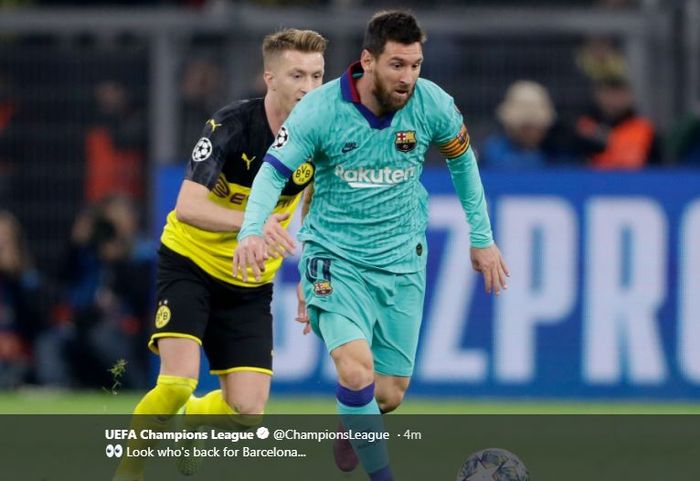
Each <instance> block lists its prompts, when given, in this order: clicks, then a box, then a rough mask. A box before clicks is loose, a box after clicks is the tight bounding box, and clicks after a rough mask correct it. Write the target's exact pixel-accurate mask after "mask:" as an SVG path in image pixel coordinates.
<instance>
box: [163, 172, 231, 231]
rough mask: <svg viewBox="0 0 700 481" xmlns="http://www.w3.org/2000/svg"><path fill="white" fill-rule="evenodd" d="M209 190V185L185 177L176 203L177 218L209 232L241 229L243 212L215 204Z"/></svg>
mask: <svg viewBox="0 0 700 481" xmlns="http://www.w3.org/2000/svg"><path fill="white" fill-rule="evenodd" d="M209 191H210V190H209V188H208V187H207V186H205V185H202V184H199V183H197V182H194V181H192V180H189V179H185V180H184V181H183V182H182V186H181V187H180V193H179V194H178V196H177V204H176V205H175V214H176V215H177V219H178V220H179V221H181V222H184V223H185V224H189V225H192V226H195V227H198V228H200V229H203V230H206V231H209V232H232V231H238V230H240V228H241V225H242V224H243V212H240V211H236V210H231V209H227V208H226V207H222V206H220V205H218V204H215V203H214V202H212V201H211V200H209Z"/></svg>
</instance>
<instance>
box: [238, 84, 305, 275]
mask: <svg viewBox="0 0 700 481" xmlns="http://www.w3.org/2000/svg"><path fill="white" fill-rule="evenodd" d="M309 96H310V94H309V95H307V96H305V97H304V99H302V101H301V102H300V103H299V104H298V105H297V106H296V107H295V108H294V110H293V111H292V114H291V115H290V116H289V118H288V119H287V121H286V122H285V124H284V125H283V126H282V128H281V129H280V132H279V133H278V134H277V138H276V139H275V143H274V144H273V145H272V146H271V147H270V149H269V150H268V151H267V154H266V155H265V158H264V161H263V165H262V166H261V167H260V170H259V171H258V174H257V175H256V176H255V180H254V181H253V186H252V188H251V192H250V196H249V198H248V204H247V206H246V210H245V215H244V219H243V226H242V227H241V230H240V232H239V234H238V247H237V248H236V252H235V253H234V256H233V275H234V276H235V277H240V278H242V279H243V281H247V279H248V268H249V267H250V268H251V269H252V271H253V275H254V277H255V280H256V281H259V280H260V274H261V272H263V271H264V269H265V259H266V258H267V253H266V251H265V241H264V239H263V237H262V235H263V226H264V223H265V219H267V217H268V216H269V215H270V213H271V212H272V209H273V208H274V206H275V204H276V203H277V201H278V199H279V196H280V193H281V192H282V189H283V188H284V185H285V184H286V183H287V180H288V179H289V177H290V176H291V175H292V174H293V173H294V171H295V170H296V169H298V168H299V166H300V165H301V164H302V163H303V162H304V161H305V160H306V159H308V158H310V157H313V154H314V151H315V145H316V143H315V142H316V136H317V135H318V132H319V128H318V126H317V125H316V123H317V122H318V121H317V119H318V116H316V115H310V114H309V113H308V112H307V111H306V109H305V108H304V105H305V103H306V104H307V105H308V100H310V99H309Z"/></svg>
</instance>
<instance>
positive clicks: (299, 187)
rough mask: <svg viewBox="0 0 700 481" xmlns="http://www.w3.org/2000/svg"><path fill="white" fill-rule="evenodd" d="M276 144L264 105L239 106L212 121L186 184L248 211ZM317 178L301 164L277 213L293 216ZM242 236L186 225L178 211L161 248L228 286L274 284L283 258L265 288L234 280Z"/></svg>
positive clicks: (274, 262) (272, 262)
mask: <svg viewBox="0 0 700 481" xmlns="http://www.w3.org/2000/svg"><path fill="white" fill-rule="evenodd" d="M273 141H274V135H273V134H272V132H271V131H270V126H269V123H268V121H267V115H265V105H264V102H263V99H253V100H243V101H238V102H234V103H232V104H230V105H228V106H226V107H224V108H223V109H221V110H219V111H218V112H217V113H216V114H214V116H213V118H211V119H210V120H208V121H207V123H206V125H205V126H204V130H203V132H202V137H201V138H200V139H199V140H198V141H197V143H196V145H195V147H194V150H193V151H192V157H191V158H190V160H189V164H188V166H187V172H186V174H185V178H186V179H189V180H191V181H193V182H197V183H199V184H202V185H204V186H206V187H207V188H209V190H210V192H209V199H210V200H211V201H213V202H215V203H217V204H219V205H221V206H224V207H226V208H228V209H233V210H239V211H244V210H245V207H246V204H247V202H248V196H249V195H250V189H251V185H252V184H253V179H254V178H255V174H257V173H258V169H260V166H261V165H262V160H263V157H264V156H265V153H266V152H267V149H268V147H269V146H270V145H271V144H272V142H273ZM313 174H314V166H313V164H312V163H311V162H310V161H309V162H305V163H304V164H302V166H301V167H299V169H298V170H297V171H296V172H295V173H294V175H292V176H291V178H290V179H289V181H288V182H287V185H286V186H285V187H284V189H283V190H282V195H281V196H280V200H279V202H278V203H277V206H276V207H275V209H274V213H284V212H288V213H290V214H293V213H294V211H295V209H296V206H297V204H298V203H299V199H300V198H301V193H302V191H303V190H304V188H305V187H306V186H307V185H308V184H309V183H310V182H311V180H312V179H313ZM290 219H291V217H290ZM288 224H289V219H288V220H287V221H285V222H284V223H283V225H284V227H287V225H288ZM237 234H238V233H237V232H209V231H205V230H202V229H199V228H197V227H194V226H191V225H189V224H185V223H183V222H181V221H179V220H178V219H177V216H176V215H175V211H174V210H173V211H172V212H170V214H169V215H168V220H167V223H166V225H165V228H164V229H163V235H162V236H161V242H162V243H163V244H165V245H166V246H167V247H169V248H170V249H172V250H173V251H175V252H177V253H179V254H181V255H183V256H185V257H188V258H190V259H191V260H192V261H194V262H195V263H196V264H197V265H198V266H199V267H201V268H202V269H203V270H204V271H205V272H207V273H208V274H210V275H211V276H213V277H215V278H217V279H220V280H223V281H225V282H228V283H231V284H235V285H239V286H249V287H254V286H258V285H261V284H266V283H269V282H272V279H273V278H274V276H275V273H276V272H277V270H278V269H279V268H280V266H281V265H282V259H281V258H278V259H269V260H268V261H267V263H266V266H265V272H264V273H263V275H262V279H261V281H260V282H255V280H254V279H252V276H251V277H249V282H247V283H246V282H243V281H241V280H239V279H236V278H234V277H233V274H232V262H233V252H234V250H235V249H236V245H237V240H236V238H237Z"/></svg>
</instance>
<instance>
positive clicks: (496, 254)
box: [441, 146, 510, 295]
mask: <svg viewBox="0 0 700 481" xmlns="http://www.w3.org/2000/svg"><path fill="white" fill-rule="evenodd" d="M441 150H442V149H441ZM444 153H445V152H444V150H443V154H444ZM447 166H448V168H449V169H450V176H451V177H452V183H453V185H454V186H455V190H456V191H457V196H458V197H459V201H460V203H461V204H462V208H463V209H464V212H465V214H466V216H467V221H468V222H469V226H470V228H471V233H470V241H471V249H470V257H471V261H472V267H473V268H474V270H476V271H478V272H481V273H482V274H483V275H484V286H485V288H486V292H489V293H490V292H494V293H495V294H496V295H498V294H500V292H501V289H507V288H508V284H507V282H506V277H507V276H509V275H510V273H509V271H508V266H507V265H506V263H505V260H504V259H503V256H502V255H501V252H500V251H499V249H498V246H497V245H496V244H495V243H494V241H493V234H492V232H491V222H490V220H489V215H488V212H487V210H486V198H485V195H484V187H483V185H482V184H481V178H480V176H479V168H478V167H477V164H476V158H475V156H474V152H473V151H472V149H471V147H468V146H467V149H466V151H464V152H463V153H462V154H460V155H458V156H456V157H452V158H450V157H447Z"/></svg>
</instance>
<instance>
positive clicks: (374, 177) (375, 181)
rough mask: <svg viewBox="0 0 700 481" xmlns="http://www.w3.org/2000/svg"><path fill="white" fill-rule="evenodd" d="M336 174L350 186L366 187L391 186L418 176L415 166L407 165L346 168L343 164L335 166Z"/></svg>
mask: <svg viewBox="0 0 700 481" xmlns="http://www.w3.org/2000/svg"><path fill="white" fill-rule="evenodd" d="M335 175H337V176H338V177H340V178H341V179H342V180H344V181H345V182H347V183H348V185H350V187H355V188H360V189H366V188H380V187H390V186H392V185H396V184H400V183H403V182H407V181H409V180H411V179H413V178H414V177H415V176H416V168H415V167H407V168H405V169H392V168H391V167H384V168H383V169H381V168H380V169H366V168H364V167H360V168H359V169H345V168H343V166H342V165H339V166H337V167H336V168H335Z"/></svg>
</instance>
